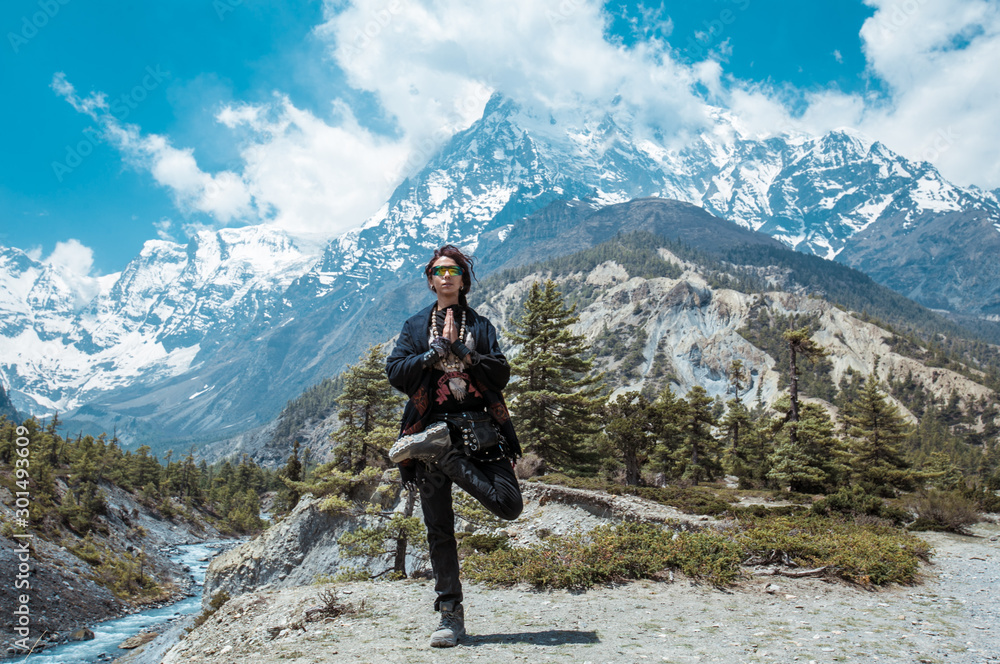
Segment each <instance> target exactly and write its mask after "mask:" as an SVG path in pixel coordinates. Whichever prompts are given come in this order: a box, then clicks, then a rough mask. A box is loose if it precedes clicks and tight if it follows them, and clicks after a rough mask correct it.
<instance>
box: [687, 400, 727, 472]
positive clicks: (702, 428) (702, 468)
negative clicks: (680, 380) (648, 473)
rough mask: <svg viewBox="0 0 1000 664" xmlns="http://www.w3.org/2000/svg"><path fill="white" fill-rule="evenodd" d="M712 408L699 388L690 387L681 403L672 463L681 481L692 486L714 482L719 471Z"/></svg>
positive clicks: (717, 446)
mask: <svg viewBox="0 0 1000 664" xmlns="http://www.w3.org/2000/svg"><path fill="white" fill-rule="evenodd" d="M712 406H713V400H712V398H711V397H709V396H708V392H706V391H705V388H704V387H702V386H701V385H695V386H694V387H692V388H691V390H690V391H689V392H688V393H687V397H686V398H685V399H684V400H683V402H682V409H681V420H680V425H681V440H682V442H681V445H680V447H679V448H678V449H677V452H676V453H675V460H676V462H677V470H678V471H679V472H680V475H681V477H682V478H683V479H686V480H689V481H691V482H694V483H695V484H697V483H698V482H701V481H703V480H712V479H715V478H716V477H717V476H718V475H719V473H720V472H721V471H722V465H721V464H720V463H719V441H718V440H717V439H716V438H715V435H714V434H713V432H712V430H713V429H714V427H715V426H716V424H717V421H716V418H715V414H714V413H713V409H712Z"/></svg>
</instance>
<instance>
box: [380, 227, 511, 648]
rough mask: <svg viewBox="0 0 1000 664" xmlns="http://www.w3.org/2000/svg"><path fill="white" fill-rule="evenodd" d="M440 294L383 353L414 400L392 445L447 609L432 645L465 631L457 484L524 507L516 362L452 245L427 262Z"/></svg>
mask: <svg viewBox="0 0 1000 664" xmlns="http://www.w3.org/2000/svg"><path fill="white" fill-rule="evenodd" d="M425 275H426V277H427V285H428V286H429V287H430V289H431V291H433V292H434V293H435V294H436V295H437V302H435V303H434V304H433V305H431V306H429V307H427V308H426V309H424V310H422V311H421V312H420V313H418V314H416V315H415V316H413V317H411V318H410V319H409V320H407V321H406V323H404V324H403V329H402V331H401V332H400V334H399V339H398V340H397V342H396V347H395V348H394V349H393V351H392V353H391V354H390V355H389V357H388V359H387V360H386V373H387V374H388V376H389V382H390V383H391V384H392V385H393V387H395V388H397V389H399V390H401V391H402V392H405V393H406V395H407V396H409V397H410V400H409V401H408V402H407V404H406V407H405V408H404V409H403V421H402V425H401V427H400V433H401V434H402V435H403V437H401V438H400V439H399V441H397V443H396V444H395V445H394V446H393V448H392V450H390V453H389V456H390V458H391V459H392V461H394V462H396V463H398V464H399V468H400V472H401V474H402V478H403V482H404V483H405V484H413V483H415V484H416V485H417V486H418V487H419V489H420V504H421V507H422V509H423V513H424V523H425V524H426V526H427V543H428V545H429V547H430V557H431V567H432V568H433V570H434V579H435V587H434V589H435V591H436V592H437V600H436V601H435V602H434V610H435V611H440V612H441V622H440V625H439V627H438V630H437V631H436V632H434V634H433V635H432V636H431V645H432V646H436V647H448V646H454V645H455V644H456V643H457V642H458V639H460V638H461V637H462V636H464V635H465V615H464V611H463V609H462V582H461V580H460V579H459V567H458V547H457V544H456V542H455V513H454V511H453V509H452V501H451V485H452V482H454V483H455V484H457V485H458V486H460V487H462V489H464V490H465V491H466V492H468V493H469V494H470V495H471V496H473V497H474V498H475V499H476V500H478V501H479V502H481V503H482V504H483V506H485V507H486V508H487V509H488V510H490V511H491V512H493V513H494V514H496V515H497V516H499V517H500V518H503V519H508V520H511V519H516V518H517V516H518V515H519V514H520V513H521V508H522V502H521V490H520V488H519V487H518V484H517V478H516V477H515V476H514V469H513V463H512V461H513V460H514V459H516V458H517V457H519V456H520V455H521V448H520V445H519V444H518V441H517V435H516V434H515V433H514V427H513V426H512V424H511V421H510V415H509V413H508V412H507V406H506V405H505V403H504V400H503V395H502V394H501V390H502V389H503V388H504V387H505V386H506V385H507V381H508V380H509V379H510V366H509V365H508V364H507V358H506V357H504V355H503V353H502V352H501V351H500V346H499V344H498V343H497V333H496V329H495V328H494V327H493V324H492V323H491V322H490V321H489V320H488V319H487V318H485V317H483V316H480V315H478V314H477V313H476V312H475V311H473V310H472V309H471V308H470V307H469V306H468V303H467V302H466V299H465V296H466V293H468V292H469V290H470V288H471V287H472V276H473V272H472V262H471V260H470V259H469V257H467V256H466V255H465V254H463V253H462V252H461V250H459V249H458V248H457V247H455V246H453V245H445V246H443V247H441V248H440V249H437V250H436V251H435V252H434V256H433V257H432V258H431V260H430V261H429V262H428V263H427V267H426V269H425Z"/></svg>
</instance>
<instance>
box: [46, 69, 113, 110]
mask: <svg viewBox="0 0 1000 664" xmlns="http://www.w3.org/2000/svg"><path fill="white" fill-rule="evenodd" d="M50 87H51V88H52V89H53V90H54V91H55V93H56V94H57V95H59V96H60V97H63V98H64V99H65V100H66V101H68V102H69V103H70V105H72V106H73V108H75V109H76V110H77V112H79V113H85V114H87V115H89V116H90V117H92V118H93V119H95V120H96V119H97V114H98V112H100V111H107V110H108V99H107V95H105V94H104V93H102V92H91V93H90V94H89V95H87V96H86V97H80V95H78V94H77V93H76V88H74V87H73V85H72V84H71V83H70V82H69V81H68V80H66V74H65V73H63V72H61V71H60V72H56V74H55V76H53V77H52V84H51V86H50Z"/></svg>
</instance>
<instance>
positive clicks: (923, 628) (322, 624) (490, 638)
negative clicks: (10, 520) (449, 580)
mask: <svg viewBox="0 0 1000 664" xmlns="http://www.w3.org/2000/svg"><path fill="white" fill-rule="evenodd" d="M975 532H976V535H977V537H960V536H954V535H943V534H938V533H929V534H926V535H925V537H926V538H927V539H928V541H929V542H930V543H931V544H932V545H933V546H934V548H935V551H936V555H935V557H934V563H933V564H931V565H927V566H925V569H924V574H925V581H924V583H923V584H921V585H918V586H912V587H897V588H890V589H888V590H883V591H879V592H869V591H865V590H861V589H858V588H853V587H849V586H845V585H843V584H839V583H828V582H825V581H823V580H820V579H813V578H806V579H787V578H782V577H766V578H755V579H752V580H749V581H747V582H745V583H744V584H743V585H742V586H740V587H739V588H735V589H732V590H728V591H720V590H716V589H712V588H709V587H704V586H697V585H694V584H692V583H691V582H689V581H687V580H678V581H676V582H674V583H657V582H643V581H640V582H635V583H630V584H627V585H622V586H618V587H614V588H597V589H592V590H589V591H587V592H581V593H573V592H567V591H542V592H540V591H534V590H531V589H527V588H523V587H517V588H512V589H494V588H487V587H484V586H480V585H476V584H467V586H466V599H465V604H466V612H467V624H468V629H469V632H470V636H469V637H468V638H467V639H465V641H464V642H463V643H462V644H461V645H459V647H457V648H454V649H450V650H431V649H430V648H428V647H427V642H428V635H429V634H430V632H431V631H432V630H433V629H434V627H435V622H436V621H435V618H436V616H435V614H434V613H432V611H431V610H430V607H431V603H432V601H433V585H432V583H431V582H429V581H404V582H384V583H374V584H364V583H357V584H345V585H342V586H338V588H340V593H341V598H342V599H343V600H346V601H348V602H351V603H354V604H359V603H360V602H361V601H362V599H363V600H364V603H365V607H366V608H365V609H364V610H363V611H362V612H360V613H359V614H357V615H353V616H348V617H342V618H337V619H327V620H318V621H312V622H310V621H308V620H305V619H304V614H305V612H306V611H307V610H308V609H309V608H312V607H314V606H316V605H317V603H318V600H317V597H318V595H319V593H320V592H321V591H322V590H323V588H324V587H322V586H310V587H302V588H293V589H288V590H283V591H274V592H263V593H253V594H249V595H244V596H241V597H239V598H236V599H234V600H232V601H230V602H229V603H227V604H226V605H225V606H224V607H223V608H222V609H221V610H220V611H219V613H218V614H216V616H215V617H213V618H212V619H211V620H209V621H208V622H207V623H206V624H205V625H203V626H202V627H200V628H199V629H197V630H196V631H194V632H193V633H192V634H191V635H190V636H189V637H188V638H187V639H185V641H183V642H182V643H180V644H178V645H177V646H176V647H175V648H173V649H172V650H171V652H170V653H169V654H168V655H167V656H166V657H165V658H164V660H163V661H164V664H171V663H174V662H191V663H199V662H204V663H219V664H223V663H224V664H236V663H238V664H277V663H278V662H281V663H287V662H302V663H314V662H315V663H319V662H372V663H373V664H375V663H379V664H381V663H382V662H400V663H403V662H405V663H407V664H416V663H418V662H464V661H469V660H480V661H483V662H490V663H493V662H525V661H531V662H536V661H563V662H591V663H592V664H598V663H604V662H614V663H616V664H617V663H619V662H685V663H686V662H725V663H727V664H734V663H737V662H803V664H805V663H808V662H816V663H817V664H818V663H820V662H865V663H869V662H876V661H877V662H958V663H976V664H982V663H985V662H998V663H1000V625H998V618H1000V595H998V591H997V589H998V588H1000V527H998V526H997V525H995V524H993V523H984V524H980V525H979V526H977V527H976V528H975ZM772 584H773V585H772ZM769 585H771V586H772V587H770V589H769V591H768V586H769ZM773 586H777V588H775V587H773Z"/></svg>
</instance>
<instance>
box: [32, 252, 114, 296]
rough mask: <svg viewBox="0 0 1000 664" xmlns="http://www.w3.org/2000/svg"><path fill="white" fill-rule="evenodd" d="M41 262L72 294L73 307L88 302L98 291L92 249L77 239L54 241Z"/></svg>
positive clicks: (99, 288) (98, 286) (99, 289)
mask: <svg viewBox="0 0 1000 664" xmlns="http://www.w3.org/2000/svg"><path fill="white" fill-rule="evenodd" d="M39 255H40V254H39ZM36 260H39V259H37V258H36ZM41 262H42V263H44V264H45V265H48V266H49V267H51V268H52V269H53V271H55V273H56V274H57V275H58V276H59V279H60V280H61V281H62V283H63V285H64V287H65V288H66V289H67V290H68V291H69V292H70V293H71V294H72V296H73V299H74V303H73V304H74V308H75V309H80V308H82V307H84V306H85V305H87V304H89V303H90V302H91V301H92V300H93V299H94V298H95V297H97V295H98V294H99V293H100V291H101V285H100V280H99V279H98V277H97V276H96V275H94V250H93V249H91V248H90V247H88V246H86V245H84V244H83V243H82V242H80V241H79V240H76V239H69V240H67V241H65V242H56V246H55V248H54V249H53V250H52V253H51V254H49V255H48V256H46V257H45V258H44V259H41Z"/></svg>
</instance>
